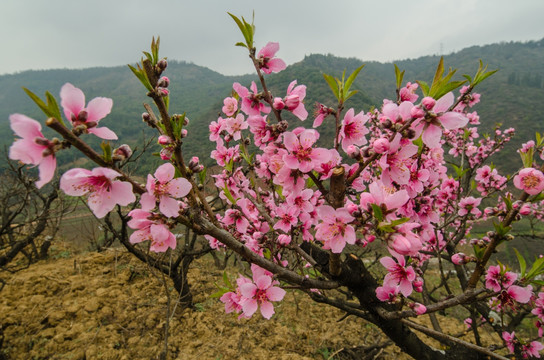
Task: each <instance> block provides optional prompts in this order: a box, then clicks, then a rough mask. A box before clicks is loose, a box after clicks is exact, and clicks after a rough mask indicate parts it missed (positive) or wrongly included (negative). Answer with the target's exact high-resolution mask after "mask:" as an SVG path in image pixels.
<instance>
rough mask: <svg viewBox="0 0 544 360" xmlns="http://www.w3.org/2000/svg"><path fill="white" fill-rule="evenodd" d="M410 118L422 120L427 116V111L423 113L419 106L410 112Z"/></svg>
mask: <svg viewBox="0 0 544 360" xmlns="http://www.w3.org/2000/svg"><path fill="white" fill-rule="evenodd" d="M410 116H412V118H414V119H418V118H422V117H424V116H425V111H423V109H421V108H419V107H417V106H414V107H413V108H412V109H411V110H410Z"/></svg>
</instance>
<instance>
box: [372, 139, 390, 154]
mask: <svg viewBox="0 0 544 360" xmlns="http://www.w3.org/2000/svg"><path fill="white" fill-rule="evenodd" d="M390 145H391V144H390V143H389V140H387V139H386V138H379V139H376V140H375V141H374V143H372V148H373V149H374V151H375V152H377V153H378V154H383V153H385V152H387V151H388V150H389V146H390Z"/></svg>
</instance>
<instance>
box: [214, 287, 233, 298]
mask: <svg viewBox="0 0 544 360" xmlns="http://www.w3.org/2000/svg"><path fill="white" fill-rule="evenodd" d="M229 291H230V290H229V289H225V288H219V290H218V291H217V292H214V293H213V294H211V295H210V297H211V298H212V299H214V298H220V297H221V296H223V295H225V294H226V293H228V292H229Z"/></svg>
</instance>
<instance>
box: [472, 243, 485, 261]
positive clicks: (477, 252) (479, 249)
mask: <svg viewBox="0 0 544 360" xmlns="http://www.w3.org/2000/svg"><path fill="white" fill-rule="evenodd" d="M472 248H473V249H474V256H476V258H477V259H481V258H482V257H483V256H484V253H485V248H483V247H480V246H478V245H474V246H473V247H472Z"/></svg>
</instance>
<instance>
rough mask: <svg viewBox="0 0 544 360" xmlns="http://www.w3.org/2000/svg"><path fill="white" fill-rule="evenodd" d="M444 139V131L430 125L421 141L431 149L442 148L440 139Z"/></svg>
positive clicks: (424, 131)
mask: <svg viewBox="0 0 544 360" xmlns="http://www.w3.org/2000/svg"><path fill="white" fill-rule="evenodd" d="M441 138H442V129H441V128H440V127H438V126H436V125H433V124H430V125H429V126H428V127H427V128H426V129H425V130H423V135H422V137H421V139H422V140H423V142H424V143H425V145H427V146H428V147H430V148H431V149H435V148H437V147H440V139H441Z"/></svg>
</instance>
